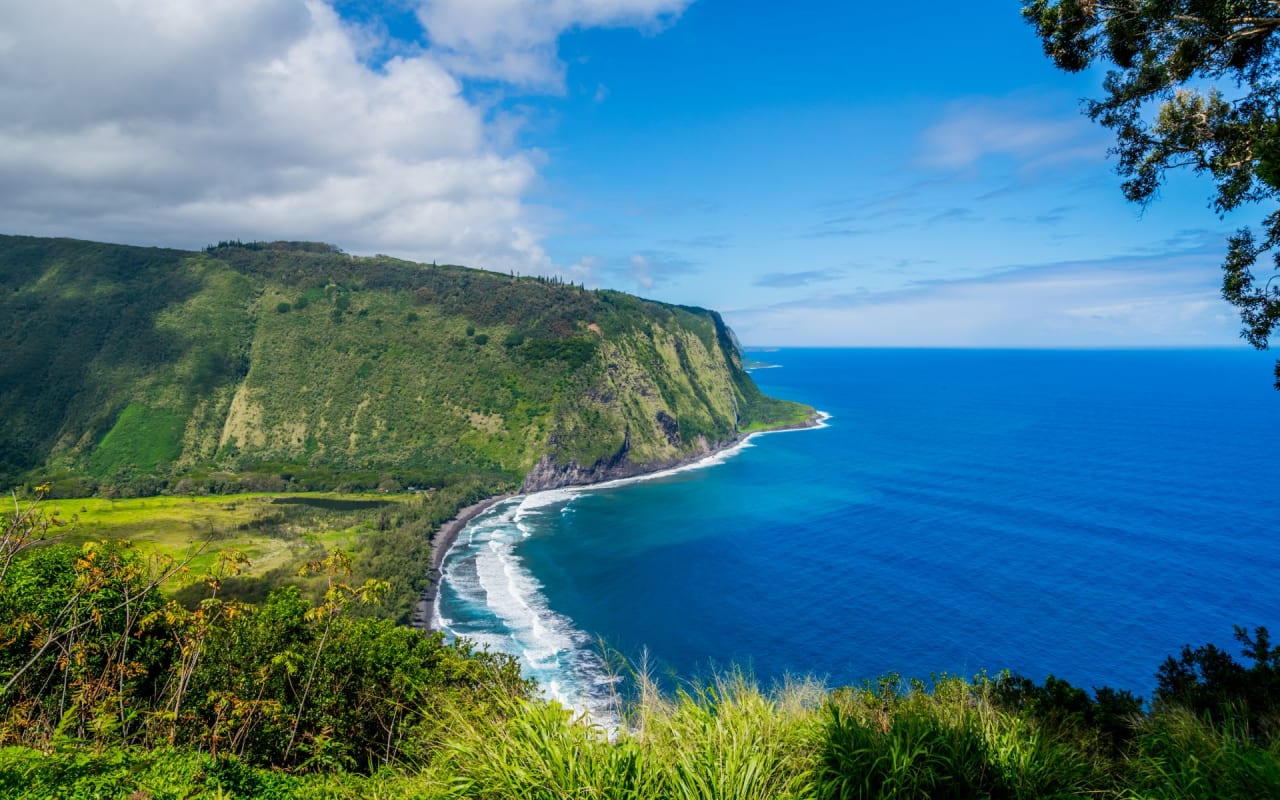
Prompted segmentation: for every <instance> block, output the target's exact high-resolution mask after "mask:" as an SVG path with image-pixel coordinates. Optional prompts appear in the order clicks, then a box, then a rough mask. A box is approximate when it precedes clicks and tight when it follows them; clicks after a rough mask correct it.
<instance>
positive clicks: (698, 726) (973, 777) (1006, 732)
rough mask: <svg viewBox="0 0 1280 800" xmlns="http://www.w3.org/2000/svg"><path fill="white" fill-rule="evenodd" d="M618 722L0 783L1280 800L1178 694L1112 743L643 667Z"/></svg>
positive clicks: (860, 693)
mask: <svg viewBox="0 0 1280 800" xmlns="http://www.w3.org/2000/svg"><path fill="white" fill-rule="evenodd" d="M634 680H635V683H634V684H633V685H634V688H635V690H636V691H635V692H634V698H633V699H632V700H631V701H630V702H628V703H626V704H625V705H624V707H623V708H622V709H621V711H622V713H621V715H620V720H621V722H620V724H619V725H618V726H616V727H613V728H606V727H603V726H601V725H599V724H595V723H593V722H591V721H590V720H589V719H587V718H585V717H584V716H582V715H576V714H575V713H574V712H572V711H571V710H569V709H566V708H564V707H563V706H561V705H560V704H558V703H555V702H551V701H545V700H526V699H519V698H516V697H514V696H502V697H498V698H497V699H496V700H495V702H494V704H493V705H492V706H491V707H488V708H487V710H486V712H485V713H483V714H478V713H476V710H475V709H474V708H473V709H470V710H468V709H466V708H463V707H461V706H459V707H458V708H457V709H456V710H454V711H449V710H448V709H446V710H444V711H442V712H440V713H442V714H443V717H442V718H441V719H440V720H438V722H439V724H434V725H432V726H431V731H430V734H429V736H430V739H431V743H430V746H429V747H425V748H423V749H422V750H421V751H420V752H421V754H422V755H421V761H420V763H415V764H402V765H401V766H400V767H399V768H397V769H383V770H381V771H379V772H376V773H375V774H373V775H368V776H361V775H355V774H352V773H341V772H339V773H336V774H316V775H290V774H288V773H282V772H278V771H274V770H263V769H257V768H253V767H250V766H247V765H245V764H243V763H240V762H237V761H236V760H235V759H234V758H231V759H212V758H211V757H209V756H207V755H203V754H196V753H185V752H177V751H150V752H146V753H143V752H135V751H113V750H108V751H107V752H105V753H103V754H101V755H99V756H92V755H90V754H89V753H88V752H87V751H85V750H79V751H77V752H76V755H75V758H74V759H71V760H67V758H66V754H65V753H63V754H58V753H54V754H41V753H38V752H37V751H32V750H23V749H17V748H10V749H8V750H0V794H5V796H10V794H12V796H16V797H33V798H34V797H43V796H49V793H50V792H51V791H52V787H74V788H73V790H72V794H68V795H66V796H80V795H75V794H74V793H75V792H82V793H83V796H92V793H93V792H94V791H97V792H100V793H101V792H105V795H114V796H128V795H129V793H130V792H135V791H139V790H141V791H144V792H145V794H136V795H134V796H139V797H144V796H145V797H152V798H155V799H156V800H158V799H159V798H162V797H163V798H169V797H172V798H175V800H176V798H179V797H195V796H208V797H215V796H216V797H299V798H393V797H394V798H420V799H421V800H443V798H478V799H482V800H561V799H562V798H580V799H581V800H764V799H765V798H780V799H781V800H829V799H830V800H834V799H836V798H839V799H841V800H844V799H845V798H885V799H886V800H888V798H893V799H894V800H900V799H901V800H909V799H910V798H928V800H966V799H967V798H975V799H976V798H984V799H986V798H990V799H992V800H1023V799H1024V798H1110V799H1112V800H1138V799H1139V798H1142V799H1143V800H1166V799H1167V800H1174V798H1177V799H1178V800H1200V799H1201V798H1204V799H1205V800H1208V798H1224V799H1225V800H1234V799H1235V798H1240V799H1241V800H1245V799H1248V800H1253V799H1254V798H1276V797H1280V743H1277V742H1275V741H1271V740H1266V741H1263V740H1259V739H1258V738H1257V737H1256V736H1254V737H1251V736H1250V734H1249V733H1248V731H1247V729H1246V726H1244V725H1243V724H1239V722H1238V720H1237V721H1235V722H1233V721H1232V720H1231V719H1228V720H1227V722H1226V723H1217V722H1213V721H1211V720H1208V719H1201V718H1199V717H1197V716H1195V715H1194V714H1191V713H1188V712H1186V711H1182V710H1178V709H1173V708H1156V709H1155V710H1154V711H1152V712H1151V713H1149V714H1146V715H1143V716H1141V717H1140V718H1135V726H1136V729H1135V730H1134V732H1133V736H1132V737H1131V738H1130V739H1128V740H1127V741H1128V742H1129V743H1128V744H1127V745H1126V747H1125V749H1124V751H1123V752H1118V753H1117V752H1115V751H1113V749H1112V748H1111V746H1110V744H1109V743H1108V742H1106V741H1103V740H1102V739H1101V738H1100V737H1098V736H1095V737H1093V738H1092V739H1091V738H1090V737H1089V736H1088V735H1086V732H1085V731H1084V729H1082V728H1078V727H1067V728H1063V727H1060V726H1057V725H1055V724H1053V723H1045V722H1044V721H1043V720H1038V719H1037V718H1035V717H1034V716H1032V715H1027V714H1025V713H1023V712H1021V711H1010V710H1008V709H1006V708H1002V707H1001V706H1000V705H999V703H997V702H994V701H993V700H992V692H991V684H990V683H988V682H987V681H986V680H984V679H978V680H975V681H965V680H960V679H956V678H941V679H937V680H935V681H934V682H933V683H932V684H931V685H925V684H923V683H920V682H911V683H904V682H902V681H900V680H898V679H897V678H894V677H890V678H888V679H885V680H882V681H880V682H879V683H877V684H874V685H866V686H863V687H860V688H845V689H838V690H835V691H832V692H828V691H827V690H826V689H825V688H824V687H823V686H822V685H820V684H819V683H817V682H815V681H811V680H809V681H793V682H790V683H788V684H785V685H783V686H780V687H777V688H774V689H772V690H770V691H765V690H762V689H761V688H760V687H759V686H758V685H757V684H756V683H755V682H754V681H752V680H751V679H750V678H748V677H747V676H745V675H743V674H742V673H740V672H728V673H724V674H721V675H719V676H716V677H713V678H712V679H710V680H709V681H706V682H704V683H703V684H701V685H688V686H686V687H685V688H684V689H682V690H678V691H676V692H673V693H665V692H662V691H659V689H658V688H657V687H656V686H655V684H654V683H653V682H652V681H650V680H649V679H648V678H646V677H644V676H639V677H637V678H635V679H634Z"/></svg>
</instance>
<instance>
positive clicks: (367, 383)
mask: <svg viewBox="0 0 1280 800" xmlns="http://www.w3.org/2000/svg"><path fill="white" fill-rule="evenodd" d="M0 319H3V320H5V321H6V322H5V323H4V324H0V347H3V349H4V351H5V352H7V353H9V357H8V358H6V359H4V360H3V363H0V415H3V417H4V418H5V419H6V420H7V423H6V425H5V426H4V428H3V431H2V432H0V482H4V483H7V484H12V483H16V482H20V481H28V482H29V481H34V480H42V481H43V480H52V481H53V482H54V484H55V488H56V489H57V490H58V491H60V492H61V493H63V494H77V493H78V494H86V493H90V492H92V491H106V492H123V493H154V492H156V491H181V492H209V491H217V490H219V489H220V488H224V489H226V490H234V489H236V488H254V487H255V486H258V485H262V486H263V487H264V488H333V487H338V486H345V487H349V488H383V489H388V490H393V489H396V488H404V487H407V486H415V485H416V486H423V487H425V486H436V485H442V484H445V483H451V482H456V481H459V480H472V481H476V482H478V483H479V484H481V485H483V486H484V487H486V488H489V489H495V490H497V489H502V490H508V489H512V488H516V487H520V486H523V487H524V488H526V489H533V488H549V487H551V486H556V485H566V484H569V483H582V482H590V481H593V480H598V479H602V478H604V477H615V476H618V475H622V474H635V473H636V472H642V471H647V470H649V469H654V468H660V467H662V466H666V465H669V464H671V463H675V462H678V461H682V460H687V459H688V458H691V457H695V456H697V455H699V454H702V453H706V452H709V451H710V450H712V449H715V448H717V447H719V446H723V445H725V444H727V443H730V442H732V441H734V440H736V439H737V438H738V437H739V436H740V435H741V434H743V433H746V432H749V431H751V430H757V429H762V428H768V427H781V426H786V425H795V424H802V423H803V422H804V421H805V420H806V419H808V418H809V417H810V415H811V414H812V410H811V409H809V408H808V407H806V406H802V405H800V404H796V403H790V402H787V401H779V400H773V399H771V398H767V397H765V396H764V395H763V394H761V393H760V391H759V389H758V388H756V386H755V384H754V382H752V381H751V378H750V376H749V375H748V374H747V373H746V371H745V370H744V369H743V365H742V359H741V355H740V353H739V351H738V347H737V344H736V341H735V339H734V337H733V334H732V332H731V331H730V330H729V328H728V327H727V326H726V325H725V324H724V322H723V320H722V319H721V317H720V316H719V314H717V313H716V312H714V311H708V310H705V309H700V308H694V307H688V306H676V305H670V304H665V303H657V302H654V301H650V300H643V299H641V298H637V297H633V296H631V295H627V294H624V293H621V292H615V291H611V290H596V289H593V290H588V289H585V288H584V287H582V286H576V285H573V284H566V283H563V282H561V281H559V280H557V279H549V278H543V277H526V276H516V275H514V274H509V275H504V274H501V273H496V272H489V271H485V270H477V269H472V268H467V267H458V266H453V265H436V264H430V265H428V264H415V263H412V262H407V261H401V260H398V259H393V258H390V257H386V256H373V257H357V256H351V255H348V254H345V253H343V252H342V251H340V250H339V249H338V248H336V247H333V246H332V245H324V244H319V243H307V242H271V243H260V242H255V243H241V242H223V243H220V244H218V245H214V246H211V247H209V248H206V250H204V251H201V252H195V251H183V250H175V249H166V248H143V247H136V246H130V245H110V244H102V243H96V242H87V241H81V240H74V239H44V238H37V237H25V236H0Z"/></svg>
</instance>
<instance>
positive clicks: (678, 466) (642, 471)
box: [412, 410, 831, 631]
mask: <svg viewBox="0 0 1280 800" xmlns="http://www.w3.org/2000/svg"><path fill="white" fill-rule="evenodd" d="M829 419H831V415H830V414H828V413H826V412H824V411H817V410H815V411H814V413H813V415H812V416H810V417H809V418H808V419H806V420H804V421H803V422H798V423H793V424H790V425H783V426H780V427H777V428H769V429H767V430H759V431H751V432H750V433H744V434H739V435H737V436H735V437H733V438H732V439H729V440H727V441H724V442H721V443H719V444H717V445H715V446H713V447H711V448H709V449H708V450H707V451H705V452H701V453H696V454H691V455H689V456H688V457H686V458H681V459H676V460H674V461H668V462H661V463H654V464H646V465H643V466H639V465H634V464H628V465H626V466H625V467H623V468H622V469H620V470H617V471H616V472H615V474H612V475H606V476H602V477H600V478H598V479H594V480H589V481H584V482H581V483H565V484H562V485H559V486H549V487H545V488H540V489H537V490H535V491H522V492H507V493H504V494H499V495H494V496H493V497H486V498H485V499H484V500H481V501H480V502H478V503H473V504H471V505H469V506H467V507H466V508H464V509H462V510H461V511H459V512H458V514H457V516H455V517H453V519H450V520H449V521H448V522H445V523H444V524H443V525H441V526H440V528H439V529H438V530H437V531H436V532H435V534H434V535H433V536H432V537H431V572H430V584H429V585H428V586H427V588H426V589H424V590H423V592H422V594H421V595H420V596H419V598H418V604H417V605H416V606H415V607H414V612H413V622H412V627H414V628H420V629H424V630H427V631H433V630H434V628H433V627H432V622H433V620H434V619H435V605H436V602H437V598H438V595H439V590H440V581H441V579H442V577H443V572H442V569H443V567H444V560H445V558H446V557H447V556H448V554H449V551H450V550H451V549H453V545H454V543H455V542H456V541H457V539H458V534H460V533H461V532H462V530H463V528H465V527H466V526H467V523H469V522H471V520H473V519H475V518H476V517H478V516H479V515H481V514H483V513H484V512H485V511H488V510H489V509H490V508H493V507H494V506H495V505H497V504H498V503H501V502H502V501H504V500H509V499H510V498H512V497H519V496H521V495H529V494H537V493H538V492H540V491H554V490H555V489H591V488H604V487H607V486H608V485H609V484H612V483H615V482H621V481H632V480H636V479H647V478H657V477H661V476H662V475H664V474H666V473H669V472H675V471H677V470H682V469H687V468H690V467H694V466H696V465H698V464H700V463H702V462H704V461H709V460H711V459H713V458H715V457H717V456H720V455H723V454H725V453H726V452H728V451H731V450H733V449H735V448H738V447H741V446H743V445H745V444H746V443H747V442H749V441H751V439H752V437H754V436H760V435H762V434H767V433H786V432H788V431H800V430H811V429H817V428H823V427H826V424H827V420H829Z"/></svg>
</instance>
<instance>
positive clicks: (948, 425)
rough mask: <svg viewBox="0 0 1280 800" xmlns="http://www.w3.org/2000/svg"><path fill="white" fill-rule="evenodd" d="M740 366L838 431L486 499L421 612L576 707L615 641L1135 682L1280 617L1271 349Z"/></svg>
mask: <svg viewBox="0 0 1280 800" xmlns="http://www.w3.org/2000/svg"><path fill="white" fill-rule="evenodd" d="M751 355H752V356H753V357H754V358H757V359H759V360H761V361H767V362H769V363H771V364H773V365H776V366H774V367H772V368H766V369H758V370H755V371H754V372H753V377H754V378H755V380H756V382H757V383H758V384H759V386H760V388H761V389H762V390H764V391H765V392H766V393H767V394H770V395H773V396H776V397H785V398H789V399H794V400H800V401H803V402H806V403H808V404H810V405H812V406H814V407H816V408H818V409H820V410H822V411H824V412H826V413H827V414H829V415H830V419H829V420H828V422H827V423H826V425H825V426H824V427H821V428H817V429H811V430H803V431H794V432H783V433H775V434H767V435H762V436H756V437H753V438H752V439H751V440H750V441H749V442H748V443H747V444H746V445H744V446H740V447H738V448H736V449H734V450H731V451H726V452H722V453H720V454H717V455H716V456H715V457H713V458H712V459H710V460H709V461H708V462H707V463H705V464H700V465H698V466H697V467H696V468H684V469H681V470H679V471H676V472H674V473H672V474H667V475H662V476H657V477H650V478H647V479H642V480H633V481H622V482H618V483H615V484H609V485H603V486H600V487H593V488H591V489H587V490H562V491H552V492H544V493H539V494H535V495H531V496H528V497H517V498H513V499H511V500H508V501H505V502H503V503H501V504H499V505H498V506H496V507H494V508H493V509H491V510H489V511H488V512H486V513H485V514H483V515H481V516H480V517H478V518H476V519H475V520H473V521H472V522H471V523H470V524H469V525H468V526H467V528H466V529H465V530H464V531H463V532H462V533H461V534H460V536H459V537H458V540H457V542H456V543H455V545H454V547H453V549H452V550H451V551H450V553H449V554H448V556H447V558H446V561H445V566H444V580H443V582H442V586H441V592H440V597H439V603H438V605H437V608H436V620H435V622H436V625H437V626H438V627H439V628H441V629H442V630H445V631H446V632H447V633H448V634H450V635H454V636H466V637H469V638H471V639H473V640H475V641H476V642H477V643H479V644H480V645H482V646H486V647H490V648H492V649H496V650H500V651H503V652H508V653H511V654H513V655H515V656H517V657H518V658H519V659H520V660H521V662H522V664H523V666H524V669H525V672H526V674H528V675H530V676H532V677H534V678H536V679H537V680H538V682H539V685H540V686H541V687H542V688H543V690H544V691H545V692H546V693H547V694H548V695H550V696H552V697H556V698H558V699H561V700H562V701H564V702H567V703H569V704H571V705H574V706H575V707H579V708H587V709H592V708H594V709H600V708H604V707H605V706H606V705H607V697H608V694H609V690H610V687H611V685H612V684H611V678H610V675H611V668H606V667H605V665H604V661H603V660H602V655H601V654H602V653H607V654H608V658H609V660H610V661H617V660H619V659H625V660H626V661H627V662H629V663H630V664H632V665H635V664H639V663H645V664H646V665H647V666H648V668H649V669H650V670H651V671H653V672H655V673H656V674H657V675H658V676H659V677H662V676H668V677H669V678H671V679H673V680H675V681H696V680H698V679H699V678H705V677H707V676H708V675H710V674H711V673H712V672H714V671H716V670H723V669H726V668H729V667H741V668H744V669H747V670H749V671H750V672H751V673H752V674H754V676H755V677H756V678H757V679H758V680H759V681H760V682H761V683H762V684H764V685H766V686H767V685H769V684H770V683H772V682H775V681H781V680H784V679H786V678H787V677H788V676H800V675H805V676H817V677H819V678H822V679H824V680H825V681H826V682H827V683H828V685H831V686H836V685H845V684H859V683H861V682H863V681H866V680H874V679H876V678H878V677H880V676H882V675H886V674H889V673H896V674H899V675H902V676H904V677H919V678H925V679H927V678H929V677H930V676H931V675H935V674H940V673H949V674H958V675H962V676H966V677H971V676H973V675H975V674H977V673H978V672H980V671H983V670H985V671H987V672H988V673H992V674H994V673H997V672H999V671H1001V670H1006V669H1008V670H1011V671H1014V672H1017V673H1020V674H1023V675H1026V676H1028V677H1031V678H1034V679H1036V680H1043V679H1044V678H1045V677H1046V676H1047V675H1050V674H1052V675H1055V676H1056V677H1058V678H1061V679H1065V680H1068V681H1070V682H1072V683H1074V684H1076V685H1080V686H1084V687H1086V688H1087V687H1101V686H1111V687H1115V688H1123V689H1129V690H1132V691H1135V692H1137V693H1138V694H1141V695H1144V696H1149V695H1150V692H1151V690H1152V689H1153V688H1154V686H1155V672H1156V669H1157V668H1158V666H1159V664H1160V662H1161V661H1162V660H1163V659H1164V658H1165V657H1166V656H1167V655H1170V654H1174V653H1176V652H1177V651H1178V650H1179V649H1180V648H1181V646H1182V645H1183V644H1188V643H1189V644H1192V645H1200V644H1204V643H1207V642H1214V643H1216V644H1218V645H1219V646H1224V647H1226V648H1227V649H1228V650H1229V651H1231V652H1232V653H1234V654H1238V653H1239V649H1238V647H1237V646H1236V644H1235V642H1233V641H1232V638H1231V637H1232V631H1233V626H1234V625H1244V626H1249V627H1253V626H1258V625H1266V626H1270V627H1271V628H1272V629H1273V630H1275V631H1277V632H1280V603H1278V602H1277V600H1276V595H1275V593H1274V587H1275V582H1276V579H1277V577H1278V576H1280V544H1278V543H1277V540H1276V532H1277V520H1280V483H1278V481H1277V478H1276V459H1277V458H1278V457H1280V427H1278V426H1277V423H1278V422H1280V415H1278V414H1277V411H1278V410H1280V392H1277V391H1275V390H1274V389H1273V388H1272V387H1271V381H1272V375H1271V364H1272V360H1271V357H1270V356H1269V355H1268V354H1259V353H1256V352H1253V351H1250V350H1247V349H1243V348H1241V349H1230V350H1227V349H1223V350H1194V351H1175V350H1169V351H1162V350H1157V351H1026V350H823V349H784V350H778V351H770V352H756V353H751ZM612 669H616V666H615V667H613V668H612Z"/></svg>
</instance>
